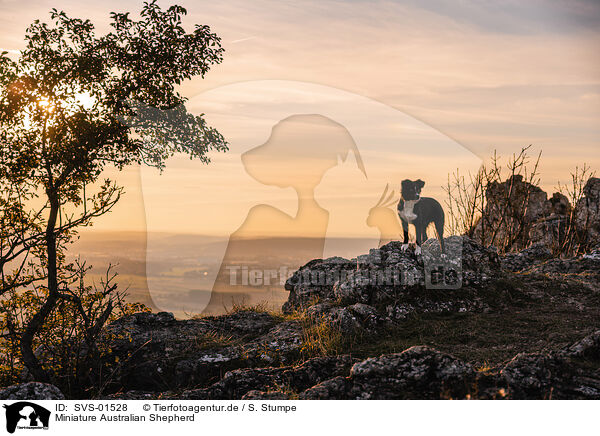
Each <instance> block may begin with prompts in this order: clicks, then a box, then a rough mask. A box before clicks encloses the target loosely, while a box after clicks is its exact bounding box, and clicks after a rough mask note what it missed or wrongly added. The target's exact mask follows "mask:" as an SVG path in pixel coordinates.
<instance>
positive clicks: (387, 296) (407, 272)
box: [283, 236, 509, 331]
mask: <svg viewBox="0 0 600 436" xmlns="http://www.w3.org/2000/svg"><path fill="white" fill-rule="evenodd" d="M445 245H446V253H444V255H442V254H441V253H440V249H439V244H438V241H437V240H434V239H430V240H428V241H426V242H425V243H424V244H423V249H422V255H420V254H417V253H416V252H415V250H414V249H408V250H406V249H403V246H402V244H401V243H399V242H390V243H389V244H387V245H384V246H383V247H381V248H380V249H373V250H371V251H370V253H369V254H368V255H363V256H358V257H357V258H355V259H350V260H348V259H342V258H339V257H335V258H330V259H324V260H321V259H319V260H314V261H311V262H309V263H307V264H306V265H304V266H303V267H302V268H300V269H299V270H298V271H297V272H296V273H294V275H292V277H290V278H289V279H288V281H287V282H286V284H285V288H286V289H287V290H288V291H289V292H290V295H289V299H288V301H287V302H286V303H285V305H284V306H283V310H284V311H285V312H287V313H292V312H294V311H306V314H307V315H308V316H310V317H313V318H319V317H320V318H325V319H327V320H329V321H332V322H335V323H337V324H339V325H341V326H342V327H343V329H344V330H345V331H351V330H352V329H356V328H363V329H367V330H373V329H376V328H377V327H378V326H382V325H386V324H389V323H393V322H395V321H398V320H402V319H406V318H407V317H408V316H411V315H413V314H417V313H453V312H454V313H459V312H460V313H464V312H478V311H486V310H489V309H490V308H491V307H495V306H497V305H498V304H499V302H500V301H502V297H503V294H504V293H505V292H508V291H509V290H508V289H507V288H506V286H502V287H500V288H497V287H496V286H495V284H496V283H497V282H498V280H499V278H500V275H499V274H500V269H501V262H500V258H499V257H498V254H497V253H496V251H495V250H494V249H489V248H484V247H482V246H480V245H478V244H476V243H475V242H474V241H472V240H471V239H469V238H467V237H459V236H452V237H450V238H446V239H445ZM436 274H438V275H439V276H440V277H441V280H438V281H437V282H436V281H435V280H434V276H435V275H436ZM492 289H493V290H494V291H495V292H497V293H496V294H495V295H493V297H491V295H490V291H491V290H492ZM490 297H491V298H490Z"/></svg>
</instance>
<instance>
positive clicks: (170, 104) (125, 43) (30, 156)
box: [0, 1, 227, 380]
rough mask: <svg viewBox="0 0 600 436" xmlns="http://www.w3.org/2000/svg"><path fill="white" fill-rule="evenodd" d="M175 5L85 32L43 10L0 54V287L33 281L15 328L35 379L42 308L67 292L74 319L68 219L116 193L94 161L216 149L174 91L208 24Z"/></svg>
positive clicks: (208, 58)
mask: <svg viewBox="0 0 600 436" xmlns="http://www.w3.org/2000/svg"><path fill="white" fill-rule="evenodd" d="M185 14H186V11H185V9H183V8H182V7H180V6H172V7H169V8H168V9H166V10H163V9H161V8H160V7H159V6H158V5H157V4H156V2H155V1H152V2H149V3H145V4H144V6H143V8H142V11H141V14H140V19H139V20H134V19H132V18H131V17H130V14H129V13H112V14H111V18H112V23H111V26H112V31H111V32H109V33H108V34H105V35H102V36H97V35H96V34H95V29H94V26H93V24H92V23H91V22H90V21H89V20H84V19H78V18H71V17H69V16H68V15H67V14H65V13H64V12H59V11H57V10H55V9H54V10H52V12H51V14H50V15H51V18H52V23H51V24H47V23H44V22H40V21H38V20H36V21H35V22H34V23H33V24H32V25H31V26H30V27H29V28H28V29H27V31H26V35H25V40H26V46H25V48H24V49H23V50H22V51H21V53H20V56H19V57H18V59H17V60H12V59H11V58H9V57H8V56H7V53H2V54H1V55H0V188H1V189H2V194H1V195H0V221H1V224H2V228H1V230H0V272H1V278H2V282H1V286H2V287H1V288H0V295H2V294H4V295H5V296H6V295H8V294H10V295H13V297H14V291H16V290H18V289H22V288H23V287H26V286H38V288H37V289H42V288H39V286H40V285H43V290H42V292H41V293H39V295H42V296H43V298H42V299H41V300H39V301H40V302H41V304H39V305H38V306H36V305H34V306H32V311H33V313H32V314H31V316H29V317H27V320H26V322H25V323H24V324H23V328H22V330H21V331H20V333H19V347H20V351H21V358H22V360H23V363H24V364H25V365H26V366H27V368H28V369H29V371H30V373H31V374H32V375H33V376H34V377H35V378H36V379H39V380H48V372H47V371H46V370H45V369H44V368H43V365H41V364H40V362H39V361H38V358H37V357H36V355H35V353H34V352H33V347H34V344H35V342H36V340H35V337H36V335H38V334H39V333H40V332H41V331H43V330H44V325H45V324H46V323H47V321H48V320H49V319H51V317H52V316H54V315H53V313H54V312H55V311H56V310H57V308H60V307H62V306H61V305H64V302H65V301H72V302H74V305H73V306H72V307H71V309H75V310H78V311H79V316H81V317H82V319H83V318H84V313H83V311H82V309H81V308H80V307H79V306H81V304H79V305H78V304H77V303H76V301H77V298H79V299H80V300H81V295H80V296H77V292H75V291H74V290H73V289H71V287H72V286H71V285H72V283H70V282H69V280H68V277H69V274H71V273H72V272H73V270H74V267H73V265H68V264H67V263H66V262H65V260H64V258H65V254H64V253H65V247H66V246H67V245H68V244H69V243H70V242H71V240H72V238H73V237H74V235H75V231H76V229H77V228H79V227H81V226H87V225H90V224H91V222H92V220H93V219H94V218H95V217H98V216H101V215H103V214H105V213H107V212H109V211H110V210H111V209H112V208H113V207H114V206H115V205H116V203H117V202H118V201H119V199H120V197H121V195H122V189H121V188H119V187H118V186H116V185H115V184H114V183H113V182H111V181H110V180H104V182H100V179H101V177H102V174H103V170H104V169H105V168H106V167H107V166H109V165H111V166H115V167H116V168H119V169H122V168H124V167H125V166H127V165H130V164H147V165H151V166H154V167H157V168H159V169H162V168H163V167H164V164H165V161H166V159H168V158H169V157H170V156H172V155H174V154H175V153H186V154H188V155H189V156H190V157H191V158H197V159H200V160H201V161H202V162H205V163H207V162H209V158H208V156H207V153H208V152H209V151H211V150H215V151H225V150H226V149H227V143H226V141H225V139H224V138H223V137H222V136H221V135H220V134H219V132H217V131H216V130H215V129H213V128H211V127H209V126H208V125H207V124H206V122H205V120H204V119H203V118H202V117H201V116H195V115H193V114H191V113H189V112H188V111H187V110H186V108H185V106H184V103H185V98H184V97H183V96H182V95H180V94H179V92H178V91H177V85H179V84H180V83H182V82H183V81H184V80H187V79H190V78H192V77H194V76H201V77H204V75H205V74H206V73H207V72H208V70H209V69H210V67H211V66H213V65H215V64H218V63H220V62H221V61H222V55H223V49H222V47H221V45H220V38H219V37H218V36H217V35H216V34H214V33H211V30H210V28H209V27H208V26H204V25H196V26H195V28H194V30H193V31H192V32H187V31H186V30H185V29H184V28H183V26H182V18H183V16H184V15H185ZM97 185H99V187H98V188H97V189H96V192H94V193H93V194H91V195H90V194H89V192H88V191H89V187H90V186H97ZM86 187H88V190H86Z"/></svg>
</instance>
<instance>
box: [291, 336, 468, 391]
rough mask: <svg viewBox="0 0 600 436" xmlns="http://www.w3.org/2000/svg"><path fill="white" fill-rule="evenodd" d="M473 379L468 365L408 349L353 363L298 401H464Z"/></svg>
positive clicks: (423, 350) (427, 350)
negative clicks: (343, 374)
mask: <svg viewBox="0 0 600 436" xmlns="http://www.w3.org/2000/svg"><path fill="white" fill-rule="evenodd" d="M474 380H475V371H474V369H473V368H472V367H471V365H469V364H468V363H465V362H463V361H461V360H458V359H456V358H454V357H452V356H449V355H447V354H444V353H440V352H438V351H436V350H434V349H431V348H429V347H423V346H419V347H412V348H409V349H408V350H406V351H404V352H402V353H396V354H386V355H382V356H380V357H375V358H370V359H366V360H363V361H362V362H358V363H356V364H355V365H354V366H353V367H352V369H351V370H350V376H349V377H346V378H343V377H340V376H338V377H336V378H333V379H331V380H327V381H325V382H323V383H320V384H318V385H316V386H314V387H312V388H310V389H308V390H306V391H305V392H303V393H302V394H301V395H300V398H301V399H357V400H358V399H364V400H367V399H369V400H384V399H385V400H390V399H415V398H418V399H430V400H433V399H442V398H465V397H466V396H467V394H468V393H469V392H470V385H471V384H472V382H473V381H474Z"/></svg>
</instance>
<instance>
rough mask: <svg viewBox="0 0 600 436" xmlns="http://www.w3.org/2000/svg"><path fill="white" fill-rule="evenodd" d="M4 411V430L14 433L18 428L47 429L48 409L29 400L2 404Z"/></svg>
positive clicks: (48, 420)
mask: <svg viewBox="0 0 600 436" xmlns="http://www.w3.org/2000/svg"><path fill="white" fill-rule="evenodd" d="M4 408H5V409H6V410H5V413H6V431H7V432H9V433H14V432H15V430H16V429H17V428H18V429H27V430H35V429H44V430H47V429H48V424H49V422H50V411H49V410H48V409H46V408H44V407H42V406H39V405H37V404H35V403H31V402H29V401H19V402H17V403H13V404H10V405H6V404H5V405H4Z"/></svg>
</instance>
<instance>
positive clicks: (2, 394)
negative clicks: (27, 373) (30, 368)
mask: <svg viewBox="0 0 600 436" xmlns="http://www.w3.org/2000/svg"><path fill="white" fill-rule="evenodd" d="M64 399H65V396H64V395H63V393H62V392H61V391H60V389H58V388H57V387H56V386H53V385H50V384H47V383H39V382H29V383H22V384H18V385H13V386H9V387H7V388H4V389H0V400H64Z"/></svg>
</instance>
